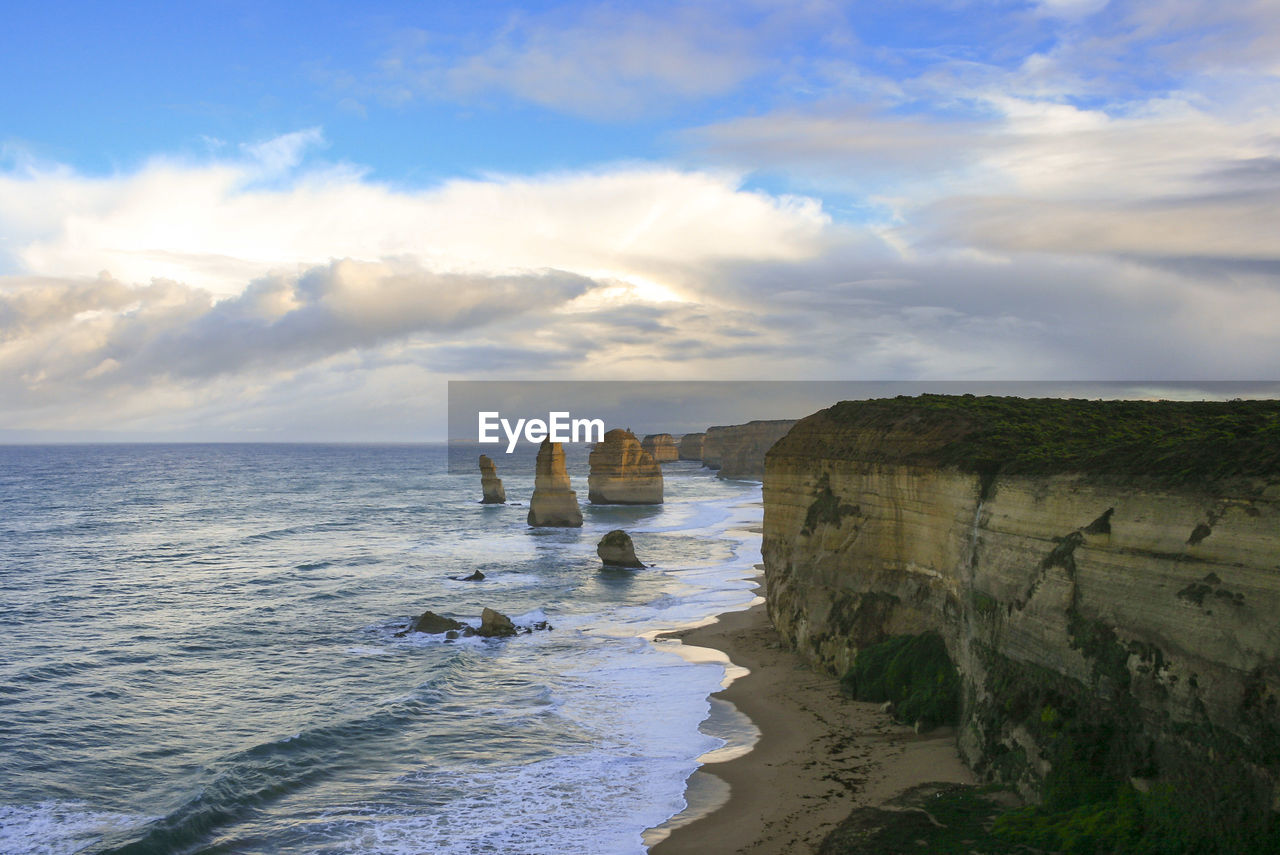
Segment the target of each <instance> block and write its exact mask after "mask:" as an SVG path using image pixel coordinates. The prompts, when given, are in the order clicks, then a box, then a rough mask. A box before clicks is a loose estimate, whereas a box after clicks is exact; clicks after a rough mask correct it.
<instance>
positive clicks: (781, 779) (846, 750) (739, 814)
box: [651, 606, 973, 855]
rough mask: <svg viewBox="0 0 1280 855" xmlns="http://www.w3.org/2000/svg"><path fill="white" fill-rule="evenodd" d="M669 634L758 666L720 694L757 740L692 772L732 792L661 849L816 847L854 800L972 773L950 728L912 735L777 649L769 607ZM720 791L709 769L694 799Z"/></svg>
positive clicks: (667, 852) (660, 853)
mask: <svg viewBox="0 0 1280 855" xmlns="http://www.w3.org/2000/svg"><path fill="white" fill-rule="evenodd" d="M672 637H675V638H679V639H681V640H682V641H683V642H684V643H685V644H689V645H695V646H698V647H710V648H714V649H716V650H720V651H723V652H724V653H726V654H727V655H728V657H729V659H730V660H731V661H732V662H733V663H734V664H737V665H741V666H743V667H745V668H747V669H749V670H750V671H751V673H750V674H749V675H748V676H746V677H743V678H740V679H738V680H736V681H735V682H734V683H733V684H732V685H731V686H729V688H728V689H726V690H725V691H723V692H721V693H720V694H719V695H718V696H717V697H720V698H722V699H724V700H726V701H729V702H730V703H732V704H734V705H735V706H736V707H737V708H738V709H739V710H741V711H742V712H743V713H745V714H746V715H747V716H748V717H749V718H750V719H751V720H752V722H753V723H754V724H755V726H756V727H757V728H759V730H760V741H759V742H758V743H757V744H756V746H755V749H754V750H752V751H751V752H750V753H748V754H746V755H744V756H741V757H738V758H736V759H733V760H730V761H728V762H725V763H715V764H708V765H705V766H703V767H702V769H701V770H700V771H699V772H697V773H695V779H697V778H699V777H700V776H706V775H708V774H710V775H714V776H715V777H716V778H718V779H719V780H721V781H723V782H725V783H727V784H728V789H729V797H728V800H727V802H725V803H724V804H723V806H721V807H719V808H718V809H715V810H712V811H711V812H710V813H708V814H706V815H705V816H701V817H700V818H698V819H695V820H693V821H692V822H689V823H688V824H686V825H683V826H681V827H678V828H675V829H674V830H673V831H672V832H671V833H670V836H669V837H667V839H665V840H663V841H661V842H660V843H658V844H657V845H656V846H654V847H653V848H652V849H651V851H652V852H653V853H654V855H683V854H684V853H698V854H699V855H705V853H708V852H716V853H721V852H723V853H729V852H746V853H752V855H771V853H778V855H784V853H785V855H797V853H806V852H812V851H813V850H814V849H815V848H816V847H817V845H818V844H819V843H820V842H821V841H822V839H823V838H824V837H825V836H826V835H827V834H828V833H829V832H830V831H831V830H832V829H833V828H834V827H835V826H836V825H837V824H838V823H839V822H840V821H841V820H843V819H844V818H845V817H846V816H848V815H849V812H850V811H851V810H852V809H853V808H855V807H863V806H872V807H878V806H882V805H884V804H886V803H887V802H888V801H889V800H891V799H892V798H893V797H894V796H897V795H899V794H900V793H902V792H903V791H905V790H907V789H908V788H911V787H914V786H916V785H919V784H922V783H925V782H931V781H948V782H958V783H972V782H973V778H972V775H971V774H970V772H969V770H968V769H966V768H965V767H964V765H963V764H962V763H961V762H960V758H959V755H958V754H957V752H956V748H955V738H954V734H953V732H952V731H951V730H949V729H941V730H937V731H934V732H933V733H929V734H923V735H917V734H916V733H914V732H913V731H912V730H911V728H908V727H903V726H901V725H898V724H895V723H894V722H893V721H892V720H891V719H890V718H889V716H888V715H887V714H885V713H882V712H881V711H880V708H879V706H877V705H875V704H868V703H860V702H857V701H850V700H848V699H847V698H845V697H843V696H842V695H841V694H840V690H839V686H838V685H837V683H836V681H835V680H834V679H833V678H832V677H830V676H828V675H826V674H821V673H817V672H815V671H812V670H810V669H809V668H808V666H806V665H805V664H803V663H802V662H801V661H800V659H799V657H797V656H795V655H794V654H793V653H791V652H790V651H788V650H784V649H783V648H782V646H781V644H780V643H779V641H778V636H777V634H776V632H775V631H774V629H773V627H772V626H771V625H770V624H769V620H768V617H767V615H766V614H765V611H764V607H763V606H756V607H755V608H752V609H750V610H748V611H745V612H732V613H729V614H726V615H722V616H721V618H720V621H719V623H716V624H712V625H710V626H706V627H700V628H698V629H694V630H688V631H685V632H681V633H675V634H673V636H672ZM723 789H724V787H723V786H719V787H717V785H716V783H715V782H714V781H707V780H706V779H705V777H704V778H703V780H701V781H699V782H697V784H696V789H695V788H693V787H691V792H690V799H689V801H690V802H691V803H694V802H695V801H696V797H697V796H698V794H699V792H701V793H704V794H705V793H709V794H711V795H709V796H707V799H708V800H711V801H712V803H713V804H714V803H715V802H716V801H720V799H716V798H715V794H716V791H717V790H720V791H722V790H723ZM696 807H697V805H696V804H695V805H694V809H696ZM673 824H674V823H673Z"/></svg>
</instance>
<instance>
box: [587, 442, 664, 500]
mask: <svg viewBox="0 0 1280 855" xmlns="http://www.w3.org/2000/svg"><path fill="white" fill-rule="evenodd" d="M589 460H590V462H591V475H590V476H588V478H587V486H588V490H589V491H588V493H587V497H588V498H589V499H590V500H591V503H592V504H595V505H660V504H662V467H661V466H659V465H658V463H657V461H655V460H654V459H653V455H651V454H650V453H649V452H647V451H645V450H644V449H643V448H641V447H640V440H638V439H636V435H635V434H633V433H632V432H631V431H629V430H623V429H622V428H615V429H613V430H611V431H609V432H608V433H606V434H605V435H604V442H601V443H597V444H596V447H595V449H593V450H592V452H591V457H590V458H589Z"/></svg>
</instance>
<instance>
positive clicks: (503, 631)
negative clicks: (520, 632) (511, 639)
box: [476, 609, 517, 638]
mask: <svg viewBox="0 0 1280 855" xmlns="http://www.w3.org/2000/svg"><path fill="white" fill-rule="evenodd" d="M516 631H517V630H516V625H515V624H514V623H512V622H511V618H509V617H507V616H506V615H504V614H503V613H502V612H497V611H494V610H493V609H485V610H484V611H482V612H481V613H480V628H479V629H478V630H476V635H479V636H481V637H482V638H507V637H508V636H512V635H515V634H516Z"/></svg>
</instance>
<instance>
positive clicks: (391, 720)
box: [3, 655, 467, 855]
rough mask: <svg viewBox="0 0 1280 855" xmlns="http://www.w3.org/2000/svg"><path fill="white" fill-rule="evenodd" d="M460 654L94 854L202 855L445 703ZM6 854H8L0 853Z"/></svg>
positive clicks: (264, 751)
mask: <svg viewBox="0 0 1280 855" xmlns="http://www.w3.org/2000/svg"><path fill="white" fill-rule="evenodd" d="M466 668H467V666H466V663H465V661H464V657H463V656H462V655H459V656H456V657H454V658H453V659H452V660H450V661H449V662H448V663H447V664H446V665H445V666H444V667H443V669H442V671H441V673H439V674H437V675H436V676H434V677H433V678H432V679H431V680H429V681H427V682H426V683H424V684H422V685H421V686H419V687H418V688H417V689H416V690H415V691H414V692H413V694H412V695H410V696H408V697H402V698H398V699H396V700H395V701H392V702H390V703H386V704H384V705H381V706H378V707H376V708H373V709H371V710H368V711H367V712H365V713H364V714H362V715H359V716H356V717H354V718H350V719H347V720H345V721H341V722H338V723H334V724H327V725H321V726H318V727H314V728H311V729H307V730H303V731H301V732H298V733H294V734H291V735H289V736H285V737H281V738H279V739H275V740H272V741H270V742H264V743H260V744H258V745H255V746H253V747H251V748H248V749H246V750H243V751H240V752H237V753H234V754H231V755H228V756H226V757H224V758H222V759H221V760H220V761H219V762H218V763H217V764H216V765H215V766H214V767H213V768H214V771H213V775H212V778H211V780H209V781H208V782H206V783H205V784H203V786H201V787H200V789H199V792H198V793H197V794H196V795H194V796H192V797H190V798H188V799H187V800H186V801H184V802H183V803H182V804H180V805H179V806H178V807H176V808H175V809H173V810H171V811H170V812H169V813H168V814H166V815H165V816H163V817H159V818H156V819H152V820H150V821H148V822H146V823H145V824H144V825H142V826H141V827H140V828H136V829H134V835H133V839H131V840H125V841H122V842H120V843H118V844H114V845H112V846H110V847H109V848H105V849H101V850H98V855H177V854H178V853H192V852H197V851H202V850H203V849H204V845H205V842H206V841H207V840H208V839H209V837H210V836H211V835H212V834H213V833H214V832H216V831H217V830H218V829H221V828H225V827H227V826H230V825H233V824H234V823H236V822H237V821H239V820H241V819H244V818H245V817H247V816H250V815H251V814H253V813H254V812H255V811H257V810H259V809H260V808H262V807H264V806H266V805H269V804H271V803H273V802H275V801H277V800H279V799H281V798H283V797H285V796H288V795H290V794H293V793H295V792H298V791H300V790H304V789H306V788H308V787H310V786H312V785H314V784H316V783H319V782H321V781H323V780H325V779H327V778H328V777H330V776H331V775H332V774H333V773H334V772H335V771H337V770H339V769H341V768H343V767H345V766H346V765H348V764H351V763H356V762H359V760H360V758H361V757H362V756H364V755H366V754H369V753H370V752H373V751H376V747H377V746H378V745H380V744H382V743H384V742H386V741H388V740H395V739H397V738H398V735H399V734H400V733H401V732H402V731H403V729H404V728H405V727H406V726H407V725H408V724H410V723H411V722H413V721H415V720H417V719H419V718H421V717H422V716H424V715H427V714H429V713H430V712H431V710H433V709H434V708H436V706H437V705H438V704H439V703H440V702H441V701H442V700H444V699H445V697H446V696H447V694H448V692H447V690H446V688H445V687H447V685H448V683H449V682H450V681H451V680H452V679H455V678H456V674H457V673H461V672H465V670H466ZM3 851H6V852H7V851H8V850H3Z"/></svg>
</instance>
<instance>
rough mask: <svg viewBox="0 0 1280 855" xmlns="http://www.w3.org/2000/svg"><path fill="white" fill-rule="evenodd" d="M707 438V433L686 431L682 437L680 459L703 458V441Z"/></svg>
mask: <svg viewBox="0 0 1280 855" xmlns="http://www.w3.org/2000/svg"><path fill="white" fill-rule="evenodd" d="M706 438H707V435H706V434H705V433H686V434H685V435H684V436H682V437H680V459H681V460H701V459H702V441H703V440H704V439H706Z"/></svg>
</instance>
